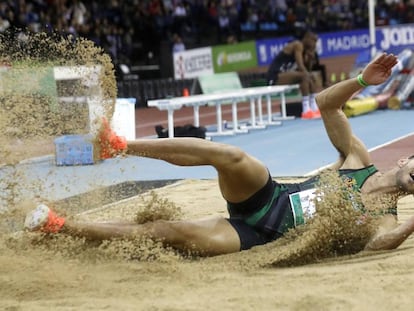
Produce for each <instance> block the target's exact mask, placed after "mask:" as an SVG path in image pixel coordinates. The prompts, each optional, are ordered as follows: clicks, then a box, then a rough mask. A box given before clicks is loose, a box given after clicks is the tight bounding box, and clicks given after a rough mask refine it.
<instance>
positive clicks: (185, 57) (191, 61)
mask: <svg viewBox="0 0 414 311" xmlns="http://www.w3.org/2000/svg"><path fill="white" fill-rule="evenodd" d="M173 62H174V78H175V79H177V80H179V79H191V78H197V77H198V76H200V75H204V74H212V73H213V64H212V53H211V47H206V48H199V49H192V50H187V51H182V52H177V53H174V54H173Z"/></svg>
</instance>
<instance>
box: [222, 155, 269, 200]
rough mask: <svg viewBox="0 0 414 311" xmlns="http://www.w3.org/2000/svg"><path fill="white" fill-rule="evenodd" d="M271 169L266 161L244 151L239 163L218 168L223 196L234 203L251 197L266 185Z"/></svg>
mask: <svg viewBox="0 0 414 311" xmlns="http://www.w3.org/2000/svg"><path fill="white" fill-rule="evenodd" d="M268 179H269V171H268V169H267V167H266V166H265V164H264V163H262V162H261V161H259V160H258V159H256V158H255V157H253V156H251V155H249V154H247V153H244V152H243V156H242V157H241V158H240V160H239V161H237V163H232V164H231V165H229V166H228V167H227V168H224V169H219V170H218V181H219V186H220V191H221V193H222V195H223V197H224V198H225V199H226V200H227V201H229V202H233V203H238V202H242V201H244V200H246V199H248V198H250V197H251V196H252V195H253V194H255V193H256V192H257V191H259V190H260V189H261V188H262V187H264V185H266V183H267V181H268Z"/></svg>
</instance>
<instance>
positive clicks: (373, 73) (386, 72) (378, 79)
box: [362, 53, 398, 85]
mask: <svg viewBox="0 0 414 311" xmlns="http://www.w3.org/2000/svg"><path fill="white" fill-rule="evenodd" d="M397 63H398V59H397V57H396V56H395V55H394V54H387V53H383V54H382V55H381V56H379V57H378V58H376V59H375V60H373V61H372V62H371V63H369V64H368V65H367V66H366V67H365V69H364V70H363V71H362V79H364V81H365V82H366V83H368V84H370V85H377V84H381V83H384V82H385V81H386V80H387V79H388V78H389V77H390V75H391V69H392V67H394V66H395V65H396V64H397Z"/></svg>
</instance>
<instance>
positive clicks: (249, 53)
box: [213, 41, 257, 73]
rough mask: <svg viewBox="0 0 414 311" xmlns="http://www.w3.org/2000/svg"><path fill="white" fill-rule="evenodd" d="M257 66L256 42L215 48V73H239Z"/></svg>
mask: <svg viewBox="0 0 414 311" xmlns="http://www.w3.org/2000/svg"><path fill="white" fill-rule="evenodd" d="M256 66H257V55H256V44H255V41H247V42H243V43H236V44H227V45H218V46H214V47H213V67H214V72H215V73H220V72H229V71H239V70H242V69H247V68H254V67H256Z"/></svg>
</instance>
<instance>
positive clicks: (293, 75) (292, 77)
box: [276, 70, 303, 84]
mask: <svg viewBox="0 0 414 311" xmlns="http://www.w3.org/2000/svg"><path fill="white" fill-rule="evenodd" d="M302 77H303V74H302V73H301V72H299V71H294V70H292V71H286V72H279V74H278V76H277V80H276V84H292V83H299V82H300V81H301V80H302Z"/></svg>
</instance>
